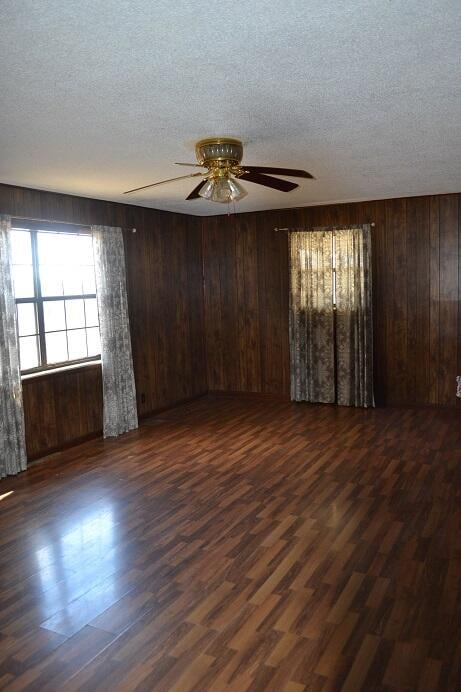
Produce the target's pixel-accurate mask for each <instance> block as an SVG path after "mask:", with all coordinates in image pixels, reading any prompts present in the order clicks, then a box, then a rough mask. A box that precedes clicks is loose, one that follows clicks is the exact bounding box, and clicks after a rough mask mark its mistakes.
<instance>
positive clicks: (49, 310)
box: [43, 300, 66, 332]
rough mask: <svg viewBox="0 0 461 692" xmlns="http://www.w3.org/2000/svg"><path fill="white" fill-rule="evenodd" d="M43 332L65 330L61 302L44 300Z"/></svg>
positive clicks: (62, 302)
mask: <svg viewBox="0 0 461 692" xmlns="http://www.w3.org/2000/svg"><path fill="white" fill-rule="evenodd" d="M43 316H44V318H45V332H57V331H59V330H61V329H65V328H66V318H65V314H64V301H63V300H46V301H44V303H43Z"/></svg>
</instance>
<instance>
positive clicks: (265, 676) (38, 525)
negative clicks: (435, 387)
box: [0, 397, 461, 692]
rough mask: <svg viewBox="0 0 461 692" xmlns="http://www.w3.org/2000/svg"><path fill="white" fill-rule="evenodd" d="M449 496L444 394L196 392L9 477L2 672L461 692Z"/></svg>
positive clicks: (54, 680)
mask: <svg viewBox="0 0 461 692" xmlns="http://www.w3.org/2000/svg"><path fill="white" fill-rule="evenodd" d="M8 493H10V494H8ZM460 495H461V425H460V419H459V413H458V412H456V411H453V410H442V409H419V410H404V409H402V410H397V409H394V410H392V409H382V410H379V409H377V410H372V411H364V410H354V409H347V408H334V407H329V406H309V405H304V404H291V403H288V402H283V401H274V400H267V401H266V400H264V401H263V400H251V399H231V398H229V399H226V398H211V397H209V398H205V399H201V400H198V401H196V402H194V403H191V404H188V405H187V406H183V407H181V408H178V409H175V410H172V411H169V412H167V413H162V414H160V415H159V416H157V417H156V418H153V419H151V420H149V421H147V422H145V423H144V424H143V426H142V427H141V428H140V430H139V431H136V432H133V433H129V434H128V435H126V436H124V437H123V438H120V439H119V440H114V441H102V440H94V441H91V442H88V443H85V444H84V445H81V446H79V447H76V448H74V449H71V450H67V451H65V452H62V453H59V454H56V455H53V456H51V457H49V458H48V459H47V460H45V461H43V462H39V463H37V464H35V465H34V466H32V467H31V468H30V469H29V471H27V472H26V473H24V474H22V475H21V476H19V477H17V478H12V479H7V480H5V481H2V482H1V483H0V496H1V498H2V499H0V550H1V555H0V688H1V689H5V690H46V691H47V692H52V691H54V690H60V691H61V690H65V691H66V692H67V691H69V692H70V691H77V690H85V691H89V690H91V691H92V690H104V691H105V692H106V691H108V690H110V691H112V690H143V691H144V690H145V691H150V690H155V691H157V690H159V691H165V692H166V691H168V692H170V691H175V692H179V691H181V692H183V691H184V692H185V691H186V690H196V691H201V692H204V691H208V690H212V691H213V692H214V691H217V692H219V691H220V690H238V691H239V692H246V691H249V692H250V691H251V692H256V691H264V692H266V691H267V692H301V691H302V690H309V691H311V690H312V691H313V692H320V691H322V692H327V691H332V690H344V691H347V692H356V691H359V690H365V691H366V692H369V691H371V690H376V691H380V692H384V691H391V690H406V691H408V690H417V691H418V692H430V691H435V690H440V691H444V692H445V691H450V690H459V689H461V637H460V634H461V599H460V589H461V531H460V529H461V501H460V500H461V497H460Z"/></svg>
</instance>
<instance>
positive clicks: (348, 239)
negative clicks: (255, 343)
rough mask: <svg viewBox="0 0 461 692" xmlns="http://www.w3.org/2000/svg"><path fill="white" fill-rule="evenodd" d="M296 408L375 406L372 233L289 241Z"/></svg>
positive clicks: (351, 231)
mask: <svg viewBox="0 0 461 692" xmlns="http://www.w3.org/2000/svg"><path fill="white" fill-rule="evenodd" d="M290 262H291V264H290V267H291V269H290V360H291V398H292V399H293V400H294V401H310V402H320V403H337V404H340V405H342V406H365V407H366V406H373V405H374V399H373V320H372V293H371V229H370V226H369V225H364V226H358V227H353V228H344V229H339V230H335V232H334V233H333V229H323V230H318V231H308V232H305V231H295V232H292V233H291V234H290Z"/></svg>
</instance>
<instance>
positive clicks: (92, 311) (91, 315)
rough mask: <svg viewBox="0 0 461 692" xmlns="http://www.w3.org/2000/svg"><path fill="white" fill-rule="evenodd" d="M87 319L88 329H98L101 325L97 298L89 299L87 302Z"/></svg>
mask: <svg viewBox="0 0 461 692" xmlns="http://www.w3.org/2000/svg"><path fill="white" fill-rule="evenodd" d="M85 317H86V326H87V327H97V325H98V324H99V316H98V305H97V302H96V298H87V300H85Z"/></svg>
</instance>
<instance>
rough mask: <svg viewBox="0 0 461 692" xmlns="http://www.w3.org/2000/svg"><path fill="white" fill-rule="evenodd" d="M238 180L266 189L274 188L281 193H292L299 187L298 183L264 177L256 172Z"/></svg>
mask: <svg viewBox="0 0 461 692" xmlns="http://www.w3.org/2000/svg"><path fill="white" fill-rule="evenodd" d="M238 180H248V182H249V183H257V184H258V185H264V186H265V187H272V188H274V190H280V191H281V192H290V190H294V189H295V188H296V187H299V185H297V183H291V182H290V181H289V180H280V178H272V177H271V176H270V175H262V174H261V173H256V172H255V171H251V172H250V173H244V174H243V175H239V176H238Z"/></svg>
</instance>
